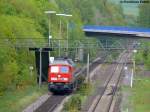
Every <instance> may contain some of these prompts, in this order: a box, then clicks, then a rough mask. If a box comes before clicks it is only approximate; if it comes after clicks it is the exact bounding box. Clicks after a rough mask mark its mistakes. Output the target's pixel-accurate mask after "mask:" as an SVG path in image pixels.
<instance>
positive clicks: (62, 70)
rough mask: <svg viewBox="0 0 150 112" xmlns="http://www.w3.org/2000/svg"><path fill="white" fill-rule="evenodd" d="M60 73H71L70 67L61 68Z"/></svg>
mask: <svg viewBox="0 0 150 112" xmlns="http://www.w3.org/2000/svg"><path fill="white" fill-rule="evenodd" d="M60 72H61V73H68V72H69V67H65V66H63V67H61V68H60Z"/></svg>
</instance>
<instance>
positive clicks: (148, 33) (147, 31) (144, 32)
mask: <svg viewBox="0 0 150 112" xmlns="http://www.w3.org/2000/svg"><path fill="white" fill-rule="evenodd" d="M83 31H85V32H91V33H92V32H99V33H103V32H105V33H116V34H117V33H119V34H135V35H136V36H145V37H150V28H139V27H125V26H94V25H91V26H90V25H87V26H84V27H83Z"/></svg>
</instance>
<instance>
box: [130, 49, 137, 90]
mask: <svg viewBox="0 0 150 112" xmlns="http://www.w3.org/2000/svg"><path fill="white" fill-rule="evenodd" d="M133 53H134V54H133V68H132V74H131V88H132V87H133V78H134V77H133V75H134V74H135V53H137V50H136V49H134V50H133Z"/></svg>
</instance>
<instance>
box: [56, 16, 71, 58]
mask: <svg viewBox="0 0 150 112" xmlns="http://www.w3.org/2000/svg"><path fill="white" fill-rule="evenodd" d="M56 16H65V17H72V15H70V14H63V13H60V14H56ZM68 29H69V23H68V20H67V52H68V43H69V42H68V38H69V36H68V35H69V32H68ZM59 35H60V38H61V19H60V29H59ZM59 51H60V50H59ZM67 55H68V53H67ZM59 56H60V52H59Z"/></svg>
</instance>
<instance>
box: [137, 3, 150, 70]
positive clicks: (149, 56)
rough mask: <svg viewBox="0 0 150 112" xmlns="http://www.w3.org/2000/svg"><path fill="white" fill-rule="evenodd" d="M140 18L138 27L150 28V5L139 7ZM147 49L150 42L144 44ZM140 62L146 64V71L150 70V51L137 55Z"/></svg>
mask: <svg viewBox="0 0 150 112" xmlns="http://www.w3.org/2000/svg"><path fill="white" fill-rule="evenodd" d="M139 9H140V11H139V16H138V25H139V26H140V27H147V28H150V13H149V11H150V4H149V3H145V4H142V5H140V6H139ZM143 43H144V46H145V48H146V47H147V46H150V43H149V42H143ZM137 57H138V58H137V59H138V60H142V61H143V62H144V64H145V67H146V69H149V70H150V51H149V50H148V49H146V50H143V51H142V52H140V53H139V54H138V55H137Z"/></svg>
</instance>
